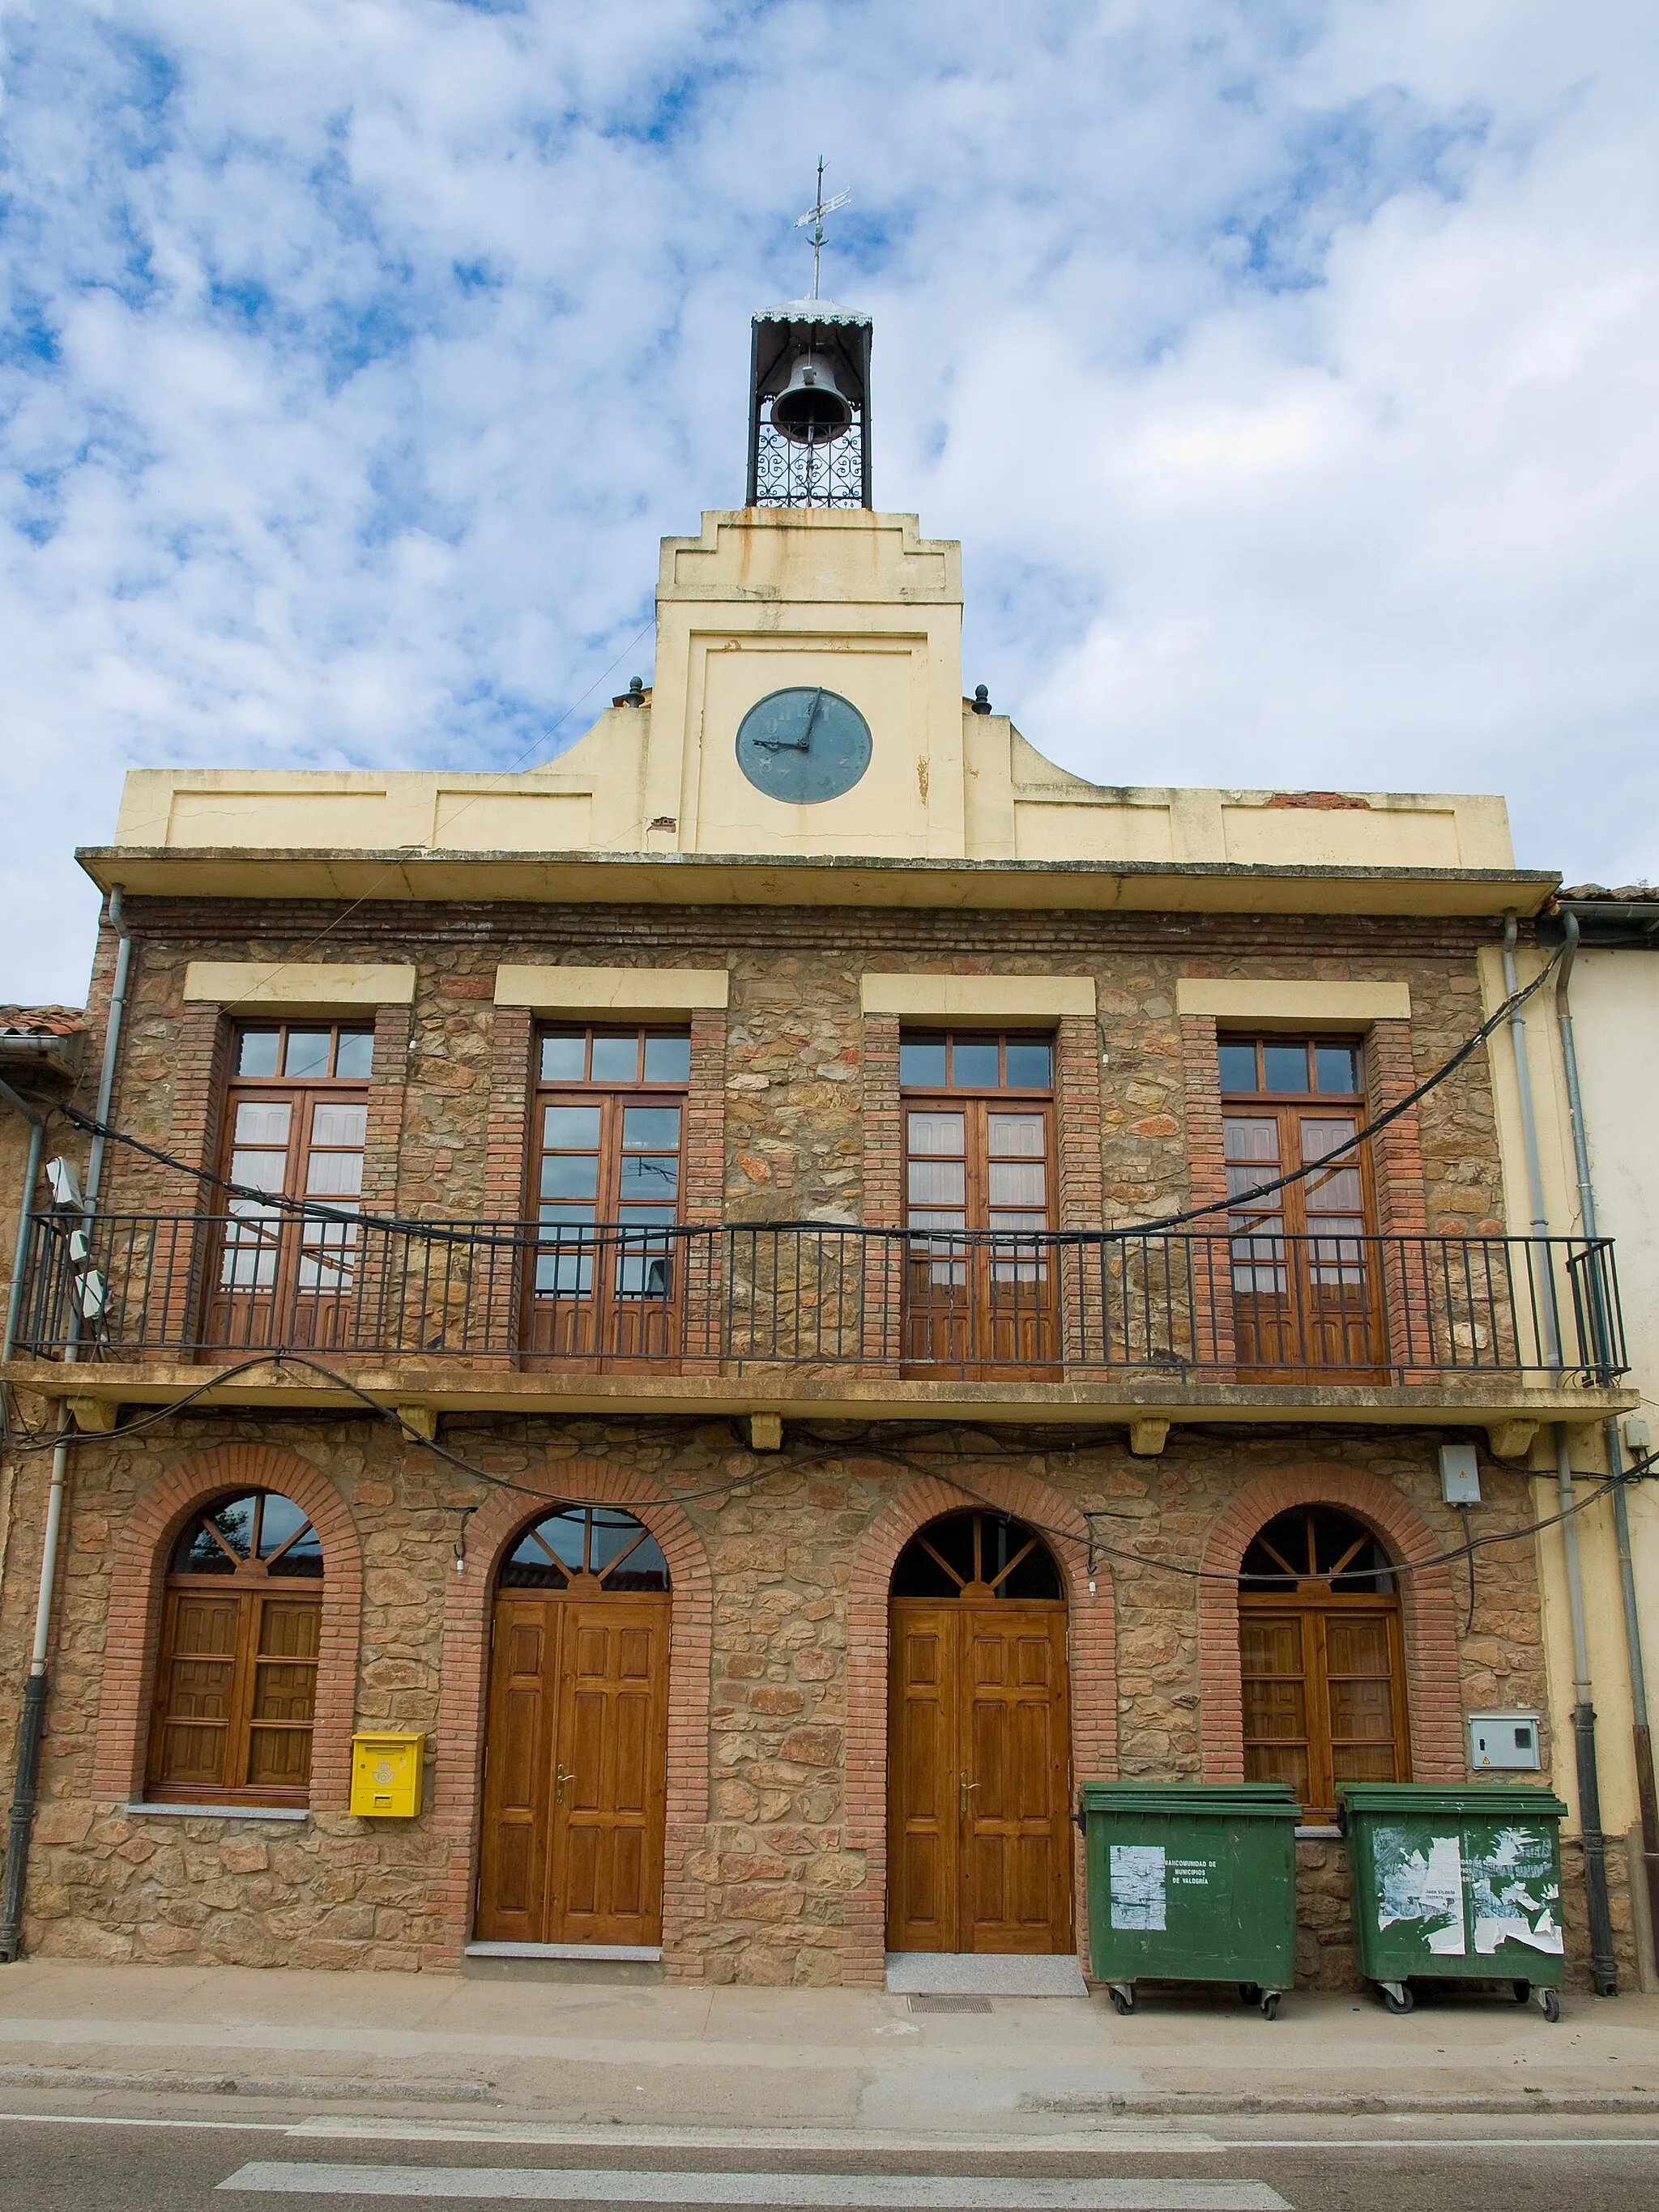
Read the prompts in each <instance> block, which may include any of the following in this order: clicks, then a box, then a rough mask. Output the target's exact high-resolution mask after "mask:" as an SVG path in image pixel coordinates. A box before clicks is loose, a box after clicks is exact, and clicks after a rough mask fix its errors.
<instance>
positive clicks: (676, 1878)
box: [426, 1459, 714, 1981]
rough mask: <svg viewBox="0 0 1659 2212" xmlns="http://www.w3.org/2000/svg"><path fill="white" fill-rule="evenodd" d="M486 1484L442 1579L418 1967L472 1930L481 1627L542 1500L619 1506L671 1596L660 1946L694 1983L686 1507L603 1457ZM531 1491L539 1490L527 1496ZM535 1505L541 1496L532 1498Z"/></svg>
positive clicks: (696, 1742) (696, 1787) (700, 1602)
mask: <svg viewBox="0 0 1659 2212" xmlns="http://www.w3.org/2000/svg"><path fill="white" fill-rule="evenodd" d="M519 1480H520V1482H521V1484H522V1487H521V1488H519V1489H514V1490H495V1491H492V1492H490V1494H489V1497H488V1498H486V1499H485V1501H484V1503H483V1504H482V1505H481V1506H479V1507H478V1509H477V1511H476V1512H475V1513H473V1514H472V1515H471V1517H470V1519H469V1521H468V1524H467V1534H466V1567H465V1573H463V1574H454V1573H452V1574H451V1575H450V1576H449V1577H448V1578H447V1590H446V1593H445V1598H444V1643H443V1691H442V1695H441V1700H440V1703H439V1707H438V1725H437V1741H436V1746H435V1749H436V1756H437V1768H436V1773H435V1780H434V1789H433V1796H432V1812H433V1826H434V1830H435V1833H436V1835H437V1837H438V1838H439V1841H440V1843H441V1847H442V1848H441V1860H440V1869H439V1871H438V1873H437V1874H436V1875H435V1880H434V1882H433V1886H432V1888H431V1890H430V1892H429V1893H428V1917H429V1920H430V1922H431V1923H433V1924H434V1928H435V1934H436V1931H437V1930H441V1931H442V1932H441V1934H436V1940H435V1942H433V1944H432V1945H431V1947H430V1948H429V1949H428V1954H427V1959H426V1963H427V1964H428V1965H429V1966H453V1964H454V1963H455V1961H456V1960H457V1959H458V1958H459V1955H460V1954H461V1951H462V1949H463V1948H464V1946H465V1944H466V1942H467V1941H468V1940H469V1938H470V1936H471V1930H472V1900H473V1894H474V1890H475V1887H476V1884H477V1863H478V1823H479V1816H480V1813H481V1810H482V1808H483V1786H482V1776H483V1747H484V1719H485V1709H486V1706H487V1704H488V1700H489V1629H490V1618H491V1606H492V1601H493V1598H494V1594H495V1576H496V1572H497V1571H498V1569H499V1568H500V1566H501V1561H502V1559H504V1558H505V1556H506V1554H507V1548H508V1547H509V1545H511V1544H512V1543H513V1542H514V1541H516V1540H517V1538H518V1537H519V1535H520V1534H521V1533H522V1532H523V1530H524V1529H525V1528H526V1526H527V1525H528V1524H529V1523H530V1522H533V1521H536V1520H538V1519H539V1518H540V1517H541V1516H542V1515H543V1514H544V1513H545V1511H546V1510H547V1508H548V1507H549V1506H550V1505H620V1506H622V1507H623V1508H624V1509H625V1510H627V1511H629V1513H632V1514H635V1515H636V1516H637V1517H638V1518H639V1519H640V1520H641V1521H642V1522H644V1523H645V1525H646V1527H647V1528H648V1529H649V1530H650V1531H651V1534H653V1536H654V1537H655V1538H656V1540H657V1541H658V1543H659V1544H660V1545H661V1547H662V1551H663V1557H664V1558H665V1559H666V1560H667V1562H668V1577H669V1583H670V1586H671V1589H672V1592H673V1614H672V1626H671V1631H670V1635H669V1650H668V1778H667V1806H666V1813H665V1822H664V1845H663V1914H662V1951H663V1966H664V1971H665V1973H666V1974H667V1975H668V1977H669V1978H671V1980H676V1981H693V1980H696V1979H699V1978H701V1974H702V1961H701V1960H700V1959H699V1958H698V1957H697V1956H696V1954H691V1953H690V1952H688V1950H687V1948H686V1938H687V1936H688V1935H689V1934H690V1929H691V1927H692V1925H693V1923H694V1922H695V1921H696V1920H698V1919H700V1918H701V1917H702V1912H703V1909H704V1893H703V1889H702V1885H701V1884H700V1883H695V1882H693V1881H690V1879H689V1878H688V1876H687V1874H686V1871H685V1866H686V1861H687V1859H688V1858H689V1857H690V1855H691V1853H692V1852H694V1851H696V1850H701V1849H702V1844H703V1840H704V1830H705V1826H706V1824H707V1821H708V1758H709V1747H708V1709H709V1672H710V1665H711V1660H712V1655H713V1649H714V1581H713V1577H712V1576H711V1574H710V1572H709V1567H708V1553H707V1552H706V1551H705V1550H704V1548H703V1544H702V1538H701V1537H700V1536H699V1535H698V1534H697V1532H696V1529H695V1528H693V1527H692V1525H691V1522H690V1519H689V1518H688V1516H687V1515H686V1512H685V1509H684V1506H682V1505H680V1504H677V1503H676V1501H675V1500H674V1499H673V1498H671V1497H669V1495H668V1494H667V1492H665V1491H663V1490H661V1489H659V1487H658V1486H657V1485H656V1484H655V1483H654V1482H653V1481H652V1480H650V1479H649V1477H647V1476H646V1475H642V1474H634V1473H632V1472H631V1471H630V1470H629V1469H628V1468H620V1467H613V1466H611V1464H610V1462H608V1461H605V1460H598V1459H568V1460H558V1461H556V1462H554V1463H553V1464H552V1465H551V1466H550V1467H547V1468H538V1469H535V1470H533V1471H532V1473H530V1474H526V1475H524V1476H522V1477H520V1478H519ZM527 1491H533V1492H536V1493H537V1495H536V1496H533V1497H532V1496H526V1492H527ZM538 1498H539V1500H540V1501H541V1502H540V1503H538Z"/></svg>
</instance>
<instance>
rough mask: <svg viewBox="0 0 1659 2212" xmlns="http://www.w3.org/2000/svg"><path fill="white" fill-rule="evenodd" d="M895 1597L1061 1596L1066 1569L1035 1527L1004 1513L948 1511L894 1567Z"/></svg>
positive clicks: (909, 1546) (917, 1537)
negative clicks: (1061, 1583)
mask: <svg viewBox="0 0 1659 2212" xmlns="http://www.w3.org/2000/svg"><path fill="white" fill-rule="evenodd" d="M893 1595H894V1596H895V1597H927V1598H940V1597H961V1598H968V1599H969V1600H974V1599H984V1598H1025V1599H1030V1598H1058V1597H1063V1596H1064V1595H1065V1592H1064V1590H1062V1589H1061V1588H1060V1570H1059V1568H1058V1567H1057V1566H1055V1565H1054V1554H1053V1553H1051V1552H1050V1551H1049V1549H1048V1546H1047V1545H1046V1544H1045V1543H1044V1542H1043V1541H1042V1537H1041V1536H1039V1535H1038V1534H1037V1532H1036V1529H1035V1528H1027V1527H1026V1526H1025V1523H1024V1522H1023V1521H1012V1520H1010V1519H1009V1517H1008V1516H1007V1515H1006V1514H1004V1513H975V1512H967V1513H947V1514H945V1516H944V1517H943V1519H941V1520H938V1521H930V1522H928V1524H927V1527H926V1528H924V1529H922V1530H921V1533H920V1534H918V1535H915V1536H912V1538H911V1539H910V1541H909V1542H908V1544H907V1545H906V1546H905V1547H904V1549H903V1550H902V1552H901V1553H899V1555H898V1558H897V1559H896V1562H895V1563H894V1566H893Z"/></svg>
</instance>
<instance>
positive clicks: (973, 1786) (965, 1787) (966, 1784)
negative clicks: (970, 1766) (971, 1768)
mask: <svg viewBox="0 0 1659 2212" xmlns="http://www.w3.org/2000/svg"><path fill="white" fill-rule="evenodd" d="M978 1788H979V1784H978V1783H977V1782H970V1781H969V1779H968V1772H967V1769H966V1768H965V1767H964V1768H963V1772H962V1778H961V1810H962V1817H963V1820H966V1819H967V1817H968V1792H969V1790H977V1789H978Z"/></svg>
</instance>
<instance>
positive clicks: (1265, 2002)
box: [1261, 1990, 1279, 2020]
mask: <svg viewBox="0 0 1659 2212" xmlns="http://www.w3.org/2000/svg"><path fill="white" fill-rule="evenodd" d="M1261 2017H1262V2019H1263V2020H1277V2019H1278V2018H1279V1991H1278V1990H1267V1992H1266V1993H1265V1995H1264V1996H1263V1997H1262V2000H1261Z"/></svg>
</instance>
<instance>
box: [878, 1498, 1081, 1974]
mask: <svg viewBox="0 0 1659 2212" xmlns="http://www.w3.org/2000/svg"><path fill="white" fill-rule="evenodd" d="M888 1668H889V1674H888V1680H889V1716H888V1735H887V1803H888V1814H887V1819H888V1857H887V1869H888V1874H887V1880H888V1891H887V1948H889V1950H891V1951H952V1952H963V1951H983V1952H999V1953H1003V1954H1010V1953H1012V1954H1027V1955H1029V1954H1041V1953H1065V1952H1068V1951H1070V1950H1071V1949H1072V1948H1073V1929H1072V1852H1071V1838H1072V1827H1071V1819H1070V1814H1071V1796H1072V1778H1071V1701H1070V1697H1069V1693H1068V1684H1067V1679H1066V1601H1065V1598H1064V1596H1063V1595H1062V1594H1061V1584H1060V1572H1059V1570H1058V1568H1057V1567H1056V1566H1055V1565H1054V1559H1053V1557H1052V1555H1051V1554H1050V1553H1049V1552H1048V1547H1046V1545H1044V1543H1043V1542H1042V1539H1041V1537H1039V1536H1038V1535H1037V1534H1036V1532H1035V1531H1034V1530H1032V1529H1030V1528H1025V1527H1024V1526H1023V1525H1022V1524H1021V1523H1020V1522H1018V1521H1011V1520H1008V1519H1006V1517H1005V1516H1001V1515H1000V1514H995V1513H978V1512H969V1513H952V1514H947V1515H946V1516H945V1518H944V1519H942V1520H939V1521H935V1522H931V1523H930V1524H929V1526H928V1527H927V1528H924V1529H923V1530H922V1531H921V1534H918V1535H916V1536H915V1537H913V1538H912V1539H911V1541H910V1542H909V1543H908V1545H907V1546H906V1547H905V1548H904V1550H903V1551H902V1553H900V1555H899V1559H898V1564H897V1565H896V1567H895V1568H894V1571H893V1584H892V1599H891V1620H890V1638H889V1660H888Z"/></svg>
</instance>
